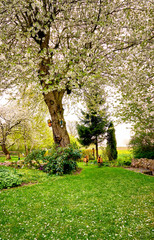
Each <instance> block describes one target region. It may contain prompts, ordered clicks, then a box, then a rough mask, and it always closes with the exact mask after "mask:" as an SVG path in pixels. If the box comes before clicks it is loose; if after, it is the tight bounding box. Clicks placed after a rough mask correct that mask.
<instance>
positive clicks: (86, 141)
mask: <svg viewBox="0 0 154 240" xmlns="http://www.w3.org/2000/svg"><path fill="white" fill-rule="evenodd" d="M82 114H83V119H82V120H81V122H82V124H81V125H80V124H78V125H77V131H78V135H79V142H80V143H81V144H82V145H84V146H89V145H90V144H92V143H93V144H95V146H96V158H98V143H100V142H102V141H103V140H104V139H105V137H104V134H105V133H106V124H107V120H106V116H105V117H102V116H101V115H98V114H96V115H95V114H89V113H84V112H82Z"/></svg>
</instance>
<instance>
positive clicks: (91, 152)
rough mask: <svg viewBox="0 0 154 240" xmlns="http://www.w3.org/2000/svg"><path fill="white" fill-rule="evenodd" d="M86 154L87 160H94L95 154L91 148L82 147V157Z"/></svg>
mask: <svg viewBox="0 0 154 240" xmlns="http://www.w3.org/2000/svg"><path fill="white" fill-rule="evenodd" d="M86 155H87V156H89V160H95V156H94V155H93V150H92V149H83V150H82V158H84V157H85V156H86Z"/></svg>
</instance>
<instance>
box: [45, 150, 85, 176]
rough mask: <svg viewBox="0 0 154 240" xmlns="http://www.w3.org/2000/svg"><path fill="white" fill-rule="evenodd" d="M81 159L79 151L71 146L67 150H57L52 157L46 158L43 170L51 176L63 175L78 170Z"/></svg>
mask: <svg viewBox="0 0 154 240" xmlns="http://www.w3.org/2000/svg"><path fill="white" fill-rule="evenodd" d="M79 158H81V153H80V151H79V150H78V149H73V147H71V146H69V147H66V148H61V147H59V148H57V149H55V150H54V153H53V154H52V155H51V156H46V158H45V161H46V162H47V163H46V165H44V167H43V170H44V171H45V172H48V173H49V174H51V173H54V174H56V175H63V174H66V173H70V172H71V171H73V170H76V169H77V162H76V160H78V159H79Z"/></svg>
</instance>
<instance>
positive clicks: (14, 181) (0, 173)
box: [0, 168, 22, 189]
mask: <svg viewBox="0 0 154 240" xmlns="http://www.w3.org/2000/svg"><path fill="white" fill-rule="evenodd" d="M21 183H22V180H21V179H20V175H19V174H17V173H13V172H12V171H10V170H8V169H5V168H0V189H4V188H11V187H16V186H19V185H21Z"/></svg>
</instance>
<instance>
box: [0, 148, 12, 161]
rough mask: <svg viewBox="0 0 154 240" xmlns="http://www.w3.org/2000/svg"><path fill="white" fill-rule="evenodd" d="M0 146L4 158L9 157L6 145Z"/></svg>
mask: <svg viewBox="0 0 154 240" xmlns="http://www.w3.org/2000/svg"><path fill="white" fill-rule="evenodd" d="M1 147H2V151H3V153H4V154H5V156H6V159H7V160H9V159H11V156H10V153H9V151H8V150H7V148H6V145H5V144H2V145H1Z"/></svg>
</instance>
